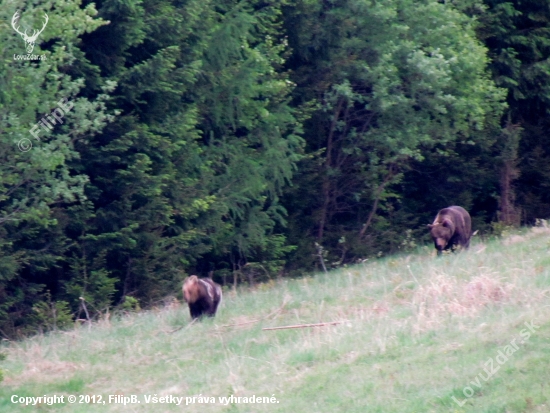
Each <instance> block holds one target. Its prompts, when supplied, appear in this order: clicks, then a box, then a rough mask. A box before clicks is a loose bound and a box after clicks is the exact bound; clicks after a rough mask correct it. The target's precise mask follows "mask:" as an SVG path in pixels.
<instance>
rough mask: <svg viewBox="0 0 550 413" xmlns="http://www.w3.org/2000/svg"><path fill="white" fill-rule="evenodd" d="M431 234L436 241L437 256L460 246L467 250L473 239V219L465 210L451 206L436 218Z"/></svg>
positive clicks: (431, 226) (430, 226) (440, 212)
mask: <svg viewBox="0 0 550 413" xmlns="http://www.w3.org/2000/svg"><path fill="white" fill-rule="evenodd" d="M428 227H429V228H430V234H431V236H432V239H433V241H434V245H435V248H436V249H437V255H441V253H442V251H443V250H448V249H452V248H453V247H454V246H455V245H457V244H458V245H460V246H461V247H462V248H464V249H467V248H468V247H469V246H470V238H471V237H472V219H471V218H470V214H468V211H466V210H465V209H464V208H462V207H459V206H450V207H448V208H444V209H442V210H441V211H439V213H438V214H437V216H436V217H435V220H434V223H433V224H429V225H428Z"/></svg>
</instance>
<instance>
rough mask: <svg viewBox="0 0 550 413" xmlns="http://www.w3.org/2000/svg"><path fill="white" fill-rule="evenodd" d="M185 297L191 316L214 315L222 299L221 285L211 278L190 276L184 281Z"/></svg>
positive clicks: (194, 317)
mask: <svg viewBox="0 0 550 413" xmlns="http://www.w3.org/2000/svg"><path fill="white" fill-rule="evenodd" d="M182 289H183V298H185V301H187V304H189V312H190V313H191V318H193V319H196V318H199V317H201V316H203V315H207V316H208V317H214V315H215V314H216V311H217V310H218V305H219V304H220V302H221V301H222V289H221V287H220V286H219V285H218V284H216V283H215V282H214V281H212V280H211V279H210V278H199V277H197V276H196V275H192V276H190V277H188V278H187V279H186V280H185V282H184V283H183V288H182Z"/></svg>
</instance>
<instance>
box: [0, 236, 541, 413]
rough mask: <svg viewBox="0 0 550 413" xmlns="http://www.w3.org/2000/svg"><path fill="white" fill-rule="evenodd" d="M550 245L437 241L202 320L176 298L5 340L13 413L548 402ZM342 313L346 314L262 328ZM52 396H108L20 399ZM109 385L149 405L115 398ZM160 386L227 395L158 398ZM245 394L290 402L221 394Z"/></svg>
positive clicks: (242, 297)
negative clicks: (506, 352) (491, 369)
mask: <svg viewBox="0 0 550 413" xmlns="http://www.w3.org/2000/svg"><path fill="white" fill-rule="evenodd" d="M549 248H550V231H549V230H548V229H546V228H533V229H530V230H524V231H522V232H518V233H515V234H513V235H509V236H507V237H504V238H502V239H498V240H493V241H488V242H482V241H481V240H477V242H474V243H473V245H472V247H471V249H470V250H469V251H467V252H464V253H460V254H453V255H448V256H444V257H442V258H440V259H436V258H435V257H434V255H435V253H434V251H432V249H431V248H427V247H424V248H420V249H419V250H418V251H417V252H415V253H411V254H402V255H400V256H394V257H387V258H383V259H378V260H373V261H372V262H370V261H368V262H366V263H364V264H361V265H357V266H354V267H349V268H342V269H339V270H336V271H332V272H330V273H328V274H319V275H317V276H314V277H306V278H303V279H296V280H287V279H284V280H280V281H277V282H273V283H272V284H269V285H262V286H259V287H257V288H255V289H253V290H246V289H243V290H240V291H238V292H237V293H234V292H229V291H228V292H225V296H224V301H223V304H222V306H221V307H220V309H219V311H218V315H217V316H216V318H215V319H213V320H210V319H209V320H204V321H203V322H200V323H194V324H192V325H190V324H189V322H190V317H189V314H188V309H187V307H186V306H185V305H180V304H178V303H172V304H171V305H168V306H166V307H165V308H159V309H156V310H153V311H147V312H141V313H137V314H129V315H126V316H123V317H113V318H110V319H109V318H105V319H104V320H101V321H99V322H97V323H95V324H93V325H92V326H91V327H87V326H79V327H75V328H74V329H73V330H70V331H65V332H56V333H52V334H47V335H39V336H36V337H33V338H29V339H27V340H24V341H21V342H4V343H3V344H2V345H1V348H0V351H1V352H3V353H5V354H6V355H7V358H6V360H4V361H1V362H0V369H2V370H3V371H4V376H5V377H4V381H3V382H2V383H1V384H0V385H1V386H2V387H1V388H0V411H6V412H8V411H9V412H19V411H25V412H28V411H70V412H118V411H120V412H165V411H166V412H169V411H182V410H183V411H186V412H187V411H189V412H285V413H287V412H331V413H332V412H344V411H345V412H358V413H359V412H360V413H365V412H369V413H371V412H372V413H374V412H384V413H386V412H395V413H405V412H407V413H409V412H419V413H420V412H422V413H424V412H438V413H439V412H475V413H497V412H499V413H505V412H506V413H508V412H548V411H550V401H549V397H550V388H549V383H548V380H547V378H548V377H549V373H548V365H549V364H550V342H549V338H550V323H549V320H550V311H549V304H550V297H549V292H550V254H549ZM328 321H340V322H341V323H340V324H337V325H332V326H324V327H313V328H301V329H287V330H275V331H264V330H262V328H266V327H274V326H283V325H294V324H306V323H319V322H328ZM525 322H534V324H535V325H536V326H538V328H537V329H536V330H535V331H534V332H532V334H531V336H530V338H529V340H527V341H524V342H523V343H520V342H519V341H517V350H516V351H515V352H514V354H512V355H510V356H509V357H508V360H507V361H505V362H503V364H502V365H499V364H497V363H496V361H495V362H494V363H495V366H500V368H499V369H498V371H497V372H496V373H495V374H494V375H492V376H491V377H489V378H488V379H487V380H486V381H485V380H483V379H482V380H479V378H478V377H479V374H480V373H482V375H483V376H484V377H487V374H486V373H485V372H484V368H487V362H488V360H489V359H493V360H496V356H497V355H498V354H499V353H498V351H499V350H501V351H503V349H504V348H505V346H507V345H509V344H510V342H511V340H513V339H515V338H518V337H520V332H521V331H522V330H524V329H525V328H526V326H525V324H524V323H525ZM518 340H519V339H518ZM476 378H478V379H477V381H476ZM472 382H473V384H472ZM466 387H468V389H465V388H466ZM470 389H471V390H472V395H471V397H467V396H468V395H470ZM53 394H57V395H64V396H65V397H66V396H68V395H90V396H91V395H101V396H102V398H103V399H102V400H103V401H105V402H106V403H105V404H93V403H91V404H79V403H75V404H69V403H67V402H66V400H65V403H64V404H58V405H52V406H48V405H46V404H44V403H42V404H40V405H39V406H34V407H30V408H29V407H24V406H23V405H21V404H12V403H11V401H10V398H11V397H12V395H18V396H34V397H37V396H42V395H53ZM109 395H125V396H130V395H137V396H138V400H140V401H141V403H139V404H128V405H123V404H117V403H109V402H108V396H109ZM146 395H148V396H153V395H155V397H164V396H177V397H184V399H183V404H184V405H185V397H192V396H196V397H198V396H199V395H200V396H201V397H208V398H210V397H214V398H215V401H216V403H207V404H204V403H203V404H199V403H194V404H189V405H187V406H183V407H182V406H176V405H174V404H151V403H150V404H147V403H145V398H144V396H146ZM231 395H233V396H234V397H250V396H252V395H255V396H262V397H264V396H265V397H272V396H273V397H275V398H276V400H277V402H278V403H269V404H256V403H255V404H248V403H237V402H235V400H233V401H234V402H233V403H228V404H224V403H219V399H218V398H219V397H228V396H231ZM209 400H211V399H209ZM195 401H198V400H197V399H195ZM241 402H242V399H241Z"/></svg>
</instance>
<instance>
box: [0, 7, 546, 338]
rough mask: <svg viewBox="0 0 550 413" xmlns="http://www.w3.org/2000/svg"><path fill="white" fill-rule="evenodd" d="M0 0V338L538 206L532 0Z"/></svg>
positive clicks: (538, 82)
mask: <svg viewBox="0 0 550 413" xmlns="http://www.w3.org/2000/svg"><path fill="white" fill-rule="evenodd" d="M0 5H1V7H0V22H1V23H0V27H1V30H0V49H2V62H0V170H1V172H0V335H1V336H2V337H3V338H14V337H21V336H24V335H26V334H31V333H33V332H36V331H47V330H51V329H57V328H62V327H63V326H66V325H69V324H71V323H73V322H74V320H75V319H93V318H94V317H97V316H98V315H100V314H102V313H104V312H106V311H111V310H116V309H124V310H128V311H130V310H136V309H139V308H150V307H153V306H159V305H162V304H163V303H164V302H165V301H166V300H167V299H169V297H173V296H176V297H179V298H180V299H181V283H182V280H183V279H184V277H185V276H187V275H190V274H197V275H200V276H207V275H211V276H212V277H213V278H214V280H216V281H217V282H219V283H220V284H222V285H224V286H225V287H226V288H232V287H235V286H237V285H239V284H243V285H254V284H256V283H261V282H268V281H269V280H271V279H275V278H278V277H298V276H300V275H302V274H305V273H309V272H312V271H319V270H321V271H323V268H325V270H327V269H330V268H336V267H340V266H344V265H348V264H350V263H355V262H358V261H362V260H366V259H376V258H377V257H381V256H383V255H388V254H394V253H397V252H399V251H407V250H410V249H414V248H416V247H417V246H419V245H424V244H427V243H429V241H430V238H429V233H428V230H427V228H426V224H429V223H430V222H432V220H433V218H434V216H435V215H436V214H437V211H438V210H439V209H441V208H444V207H447V206H449V205H460V206H463V207H464V208H466V209H467V210H468V211H469V212H470V214H471V216H472V220H473V229H474V230H479V234H480V236H484V235H491V234H496V235H498V234H499V233H500V232H502V231H503V230H504V229H505V228H509V227H517V226H520V225H526V224H532V223H534V222H535V221H536V220H537V219H546V218H549V217H550V111H549V109H550V2H548V0H510V1H506V0H439V1H437V0H330V1H329V0H294V1H290V0H273V1H267V0H240V1H236V0H216V1H212V0H135V1H129V0H104V1H101V0H100V1H94V2H91V1H87V0H82V1H81V0H53V1H35V2H30V1H23V0H15V1H7V0H0ZM40 28H42V29H43V30H42V31H41V32H40V33H39V34H38V35H37V36H34V37H36V39H35V40H36V41H35V43H33V44H32V47H31V44H30V43H29V42H27V40H25V38H23V33H26V35H29V34H30V33H35V34H36V33H38V32H39V29H40ZM16 29H17V30H16ZM33 30H34V32H33ZM27 38H28V36H27ZM29 49H30V50H31V51H30V52H29Z"/></svg>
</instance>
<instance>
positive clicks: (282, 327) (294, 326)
mask: <svg viewBox="0 0 550 413" xmlns="http://www.w3.org/2000/svg"><path fill="white" fill-rule="evenodd" d="M346 321H347V320H344V321H331V322H328V323H316V324H295V325H293V326H281V327H268V328H262V330H284V329H288V328H307V327H322V326H332V325H335V324H342V323H345V322H346Z"/></svg>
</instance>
